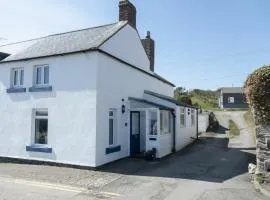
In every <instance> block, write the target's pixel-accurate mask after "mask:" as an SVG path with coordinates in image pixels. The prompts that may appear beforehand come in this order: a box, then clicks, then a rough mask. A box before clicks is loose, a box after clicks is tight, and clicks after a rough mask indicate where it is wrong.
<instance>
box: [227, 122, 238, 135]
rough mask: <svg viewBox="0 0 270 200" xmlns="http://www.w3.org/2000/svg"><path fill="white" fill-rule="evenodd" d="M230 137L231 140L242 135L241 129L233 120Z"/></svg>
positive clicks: (230, 125) (230, 124)
mask: <svg viewBox="0 0 270 200" xmlns="http://www.w3.org/2000/svg"><path fill="white" fill-rule="evenodd" d="M229 129H230V131H229V136H230V137H231V138H233V137H237V136H239V135H240V129H239V128H238V126H237V125H236V123H235V122H234V121H233V120H230V121H229Z"/></svg>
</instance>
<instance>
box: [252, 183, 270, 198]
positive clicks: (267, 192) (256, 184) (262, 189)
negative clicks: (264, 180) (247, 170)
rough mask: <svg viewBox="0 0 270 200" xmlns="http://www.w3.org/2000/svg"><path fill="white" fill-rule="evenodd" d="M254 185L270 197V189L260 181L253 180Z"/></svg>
mask: <svg viewBox="0 0 270 200" xmlns="http://www.w3.org/2000/svg"><path fill="white" fill-rule="evenodd" d="M253 185H254V187H255V189H256V190H258V191H259V192H261V193H262V194H263V195H265V196H267V197H269V198H270V191H268V190H266V189H265V188H264V187H263V186H262V185H261V184H260V183H259V182H258V181H256V180H253Z"/></svg>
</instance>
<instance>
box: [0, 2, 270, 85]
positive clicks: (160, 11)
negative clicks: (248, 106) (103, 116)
mask: <svg viewBox="0 0 270 200" xmlns="http://www.w3.org/2000/svg"><path fill="white" fill-rule="evenodd" d="M131 1H132V2H133V4H134V5H135V6H136V7H137V14H138V18H137V23H138V27H137V28H138V31H139V33H140V35H141V37H144V36H145V33H146V31H147V30H149V31H151V35H152V37H153V38H154V39H155V41H156V65H155V67H156V72H158V73H159V74H161V75H162V76H164V77H165V78H167V79H168V80H171V81H172V82H174V83H175V84H176V85H178V86H184V87H186V88H190V89H191V88H201V89H217V88H218V87H224V86H232V85H234V86H242V85H243V82H244V80H245V79H246V76H247V75H248V74H249V73H251V72H252V71H253V70H254V69H256V68H258V67H260V66H261V65H263V64H268V63H270V26H269V24H270V18H269V14H268V13H269V9H268V8H269V7H270V1H269V0H218V1H217V0H166V1H164V0H131ZM0 17H1V26H0V38H1V37H2V38H5V39H6V40H1V41H0V44H4V43H9V42H14V41H21V40H26V39H31V38H36V37H40V36H46V35H48V34H53V33H59V32H65V31H69V30H75V29H81V28H87V27H91V26H96V25H102V24H107V23H111V22H115V21H117V20H118V0H57V1H56V0H24V1H18V0H0Z"/></svg>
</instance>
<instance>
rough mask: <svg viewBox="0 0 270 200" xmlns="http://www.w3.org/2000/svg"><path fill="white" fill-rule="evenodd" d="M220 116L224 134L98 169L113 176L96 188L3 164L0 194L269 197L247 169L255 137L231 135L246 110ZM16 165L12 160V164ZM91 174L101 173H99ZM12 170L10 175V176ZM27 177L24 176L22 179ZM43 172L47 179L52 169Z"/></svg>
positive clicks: (131, 199) (58, 199) (190, 199)
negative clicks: (38, 177) (154, 158)
mask: <svg viewBox="0 0 270 200" xmlns="http://www.w3.org/2000/svg"><path fill="white" fill-rule="evenodd" d="M217 115H218V119H219V120H220V121H221V124H222V127H221V130H220V131H219V133H207V134H203V135H202V137H201V138H200V140H199V141H198V142H196V143H195V144H193V145H191V146H189V147H187V148H185V149H184V150H183V151H181V152H178V153H176V154H174V155H172V156H169V157H168V158H166V159H164V160H162V161H160V162H150V163H148V164H147V165H146V166H143V167H142V166H141V167H140V166H139V165H140V163H139V164H136V163H138V162H139V161H136V160H135V161H132V163H131V164H130V165H129V164H128V162H131V161H130V160H126V161H125V160H124V161H121V162H119V163H118V164H117V163H115V164H113V165H112V166H108V167H107V168H105V169H103V170H101V171H99V172H97V173H102V175H104V176H106V173H108V174H110V175H108V177H111V178H110V181H106V182H104V181H102V180H101V179H100V178H99V182H101V183H104V184H102V186H100V187H96V188H95V187H91V190H84V189H82V188H79V187H70V186H62V185H57V184H56V183H57V180H56V181H55V183H51V184H48V183H45V182H44V180H42V181H41V182H33V181H32V180H28V181H24V180H16V178H14V177H12V174H11V172H10V171H15V169H16V167H17V166H13V168H12V170H10V171H8V169H4V166H5V164H3V165H2V167H1V165H0V199H1V200H3V199H5V200H13V199H14V200H15V199H16V200H20V199H23V200H34V199H35V200H36V199H41V200H43V199H46V200H47V199H54V200H64V199H75V200H76V199H78V200H84V199H93V200H96V199H117V200H138V199H140V200H177V199H181V200H182V199H183V200H212V199H213V200H231V199H235V200H269V198H267V197H264V196H263V195H261V194H260V193H258V192H256V191H255V190H254V188H253V186H252V184H251V182H250V181H251V177H250V175H249V174H248V173H247V166H248V163H250V162H254V161H255V155H254V153H255V149H254V147H253V146H252V144H250V143H251V142H250V139H249V137H252V136H250V135H249V132H248V131H245V132H243V134H245V135H244V136H240V137H239V138H234V139H233V140H231V141H230V140H229V139H228V137H227V135H226V130H227V125H228V122H227V121H228V120H229V119H230V118H235V117H236V118H240V117H241V116H242V114H241V113H240V114H239V113H238V114H237V113H236V112H233V114H232V115H231V114H230V113H218V114H217ZM238 121H239V122H237V123H242V124H239V127H241V129H242V130H247V129H245V124H244V121H241V119H240V120H238ZM240 125H242V126H240ZM241 134H242V132H241ZM124 164H125V165H126V166H129V168H130V167H133V166H134V168H135V167H138V169H137V170H135V171H132V170H131V171H130V170H125V169H123V168H122V167H123V165H124ZM136 165H137V166H136ZM11 167H12V166H10V165H9V166H8V167H7V168H11ZM44 168H45V167H44ZM20 169H22V166H21V168H20ZM113 169H117V170H113ZM25 170H26V169H25ZM35 170H36V171H34V172H37V171H40V173H42V166H37V167H36V168H35ZM46 170H48V167H46ZM53 170H54V171H55V170H58V169H57V168H53ZM59 170H60V171H59V172H57V173H56V175H59V177H58V178H59V179H60V178H61V177H60V175H61V172H62V171H65V170H67V169H62V170H61V168H59ZM23 171H24V170H22V171H20V173H18V174H21V173H22V172H23ZM67 171H68V170H67ZM1 173H2V174H1ZM85 173H86V172H82V177H80V179H82V180H86V179H87V178H88V179H91V177H90V176H89V175H88V177H85V178H83V176H84V174H85ZM91 173H92V174H93V177H95V176H94V173H95V172H91ZM4 174H5V176H2V175H4ZM7 174H10V177H8V176H7ZM32 174H35V173H33V172H32ZM74 174H76V173H74ZM16 176H18V175H16ZM22 177H23V176H22V175H21V176H20V178H22ZM42 177H44V179H45V177H46V174H43V175H42ZM50 181H52V179H50ZM94 182H95V181H94ZM61 183H62V182H61ZM63 183H64V182H63ZM91 185H93V184H92V183H91Z"/></svg>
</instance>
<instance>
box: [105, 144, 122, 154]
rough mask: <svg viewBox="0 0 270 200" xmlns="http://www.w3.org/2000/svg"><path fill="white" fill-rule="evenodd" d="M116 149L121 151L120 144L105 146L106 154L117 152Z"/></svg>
mask: <svg viewBox="0 0 270 200" xmlns="http://www.w3.org/2000/svg"><path fill="white" fill-rule="evenodd" d="M118 151H121V146H120V145H118V146H114V147H108V148H106V154H110V153H115V152H118Z"/></svg>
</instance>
